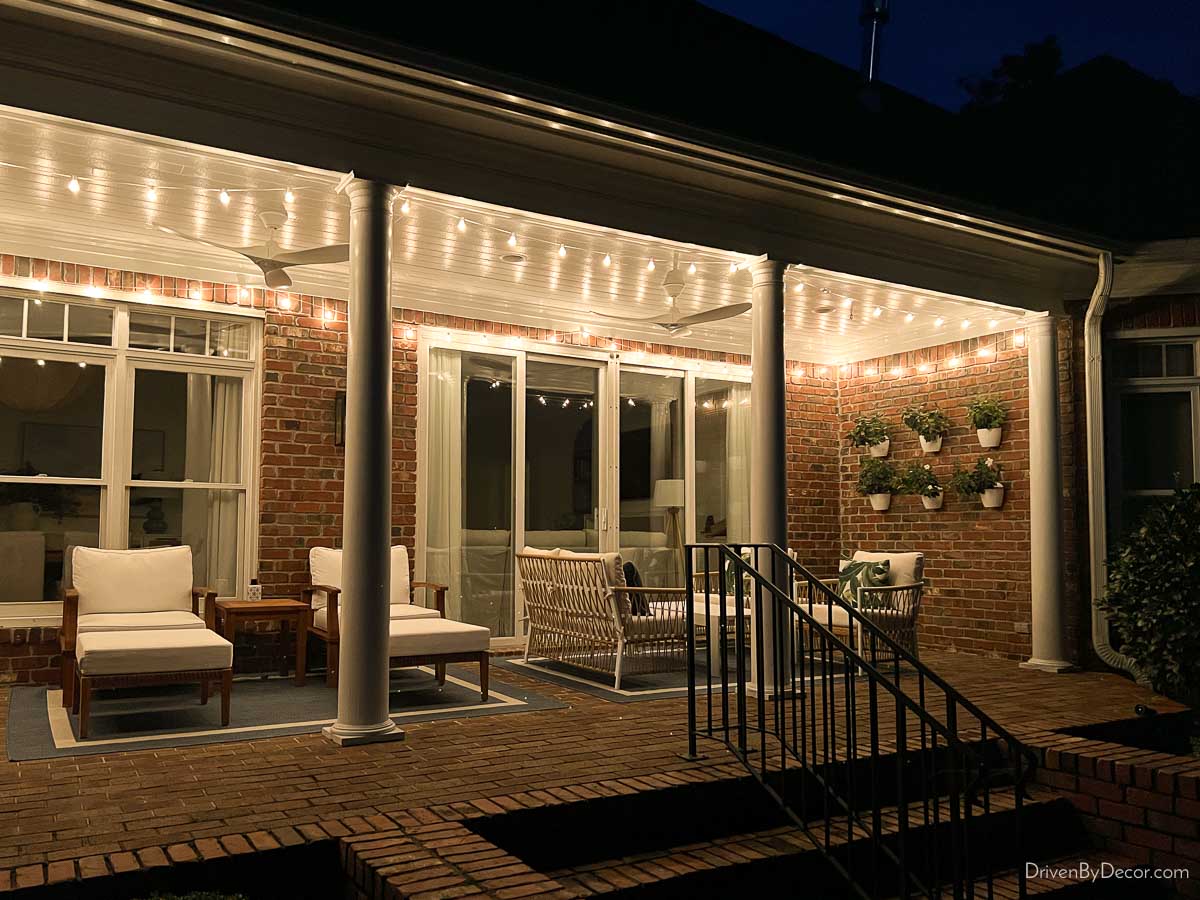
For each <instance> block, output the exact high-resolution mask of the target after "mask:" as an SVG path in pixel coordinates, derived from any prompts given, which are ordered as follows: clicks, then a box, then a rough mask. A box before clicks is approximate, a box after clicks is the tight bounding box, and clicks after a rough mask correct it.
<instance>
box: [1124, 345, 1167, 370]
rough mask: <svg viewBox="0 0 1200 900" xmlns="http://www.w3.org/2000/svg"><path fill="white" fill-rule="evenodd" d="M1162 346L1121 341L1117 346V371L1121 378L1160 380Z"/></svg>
mask: <svg viewBox="0 0 1200 900" xmlns="http://www.w3.org/2000/svg"><path fill="white" fill-rule="evenodd" d="M1162 355H1163V345H1162V344H1145V343H1135V342H1132V341H1123V342H1121V343H1119V344H1118V345H1117V371H1118V372H1119V373H1120V375H1121V377H1122V378H1161V377H1162V374H1163V361H1162Z"/></svg>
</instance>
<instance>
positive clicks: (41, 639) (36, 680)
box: [0, 626, 61, 684]
mask: <svg viewBox="0 0 1200 900" xmlns="http://www.w3.org/2000/svg"><path fill="white" fill-rule="evenodd" d="M60 662H61V657H60V655H59V652H58V629H57V628H43V627H38V626H34V627H32V628H0V683H2V682H12V683H16V684H58V676H59V664H60Z"/></svg>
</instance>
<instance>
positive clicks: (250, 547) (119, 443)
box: [0, 276, 265, 627]
mask: <svg viewBox="0 0 1200 900" xmlns="http://www.w3.org/2000/svg"><path fill="white" fill-rule="evenodd" d="M7 288H16V290H15V291H9V290H6V289H7ZM35 292H36V294H37V295H38V297H44V298H45V299H46V300H47V301H51V302H58V303H65V304H68V306H67V311H66V313H65V315H64V316H63V334H64V338H65V337H66V335H67V334H68V329H69V323H70V308H71V305H76V306H85V305H95V306H102V307H104V308H108V309H111V310H113V341H112V344H111V345H109V346H104V345H97V344H84V343H71V342H69V341H66V340H61V341H58V340H43V339H36V338H27V337H14V336H11V335H0V357H2V356H11V357H21V358H31V359H46V360H56V361H63V362H86V363H87V364H88V365H103V366H104V367H105V382H104V414H103V421H102V425H101V434H102V437H101V448H102V449H101V473H100V477H99V478H55V477H47V478H41V477H24V476H0V483H3V482H17V483H30V482H32V483H36V484H77V485H87V486H97V487H99V488H100V504H101V507H100V509H101V513H100V523H99V545H100V546H101V547H104V548H109V549H124V548H126V547H127V546H128V541H129V499H128V498H129V491H130V489H131V488H133V487H158V488H171V487H178V488H194V489H203V488H212V489H219V490H238V491H239V492H240V494H241V501H240V503H239V515H238V528H239V536H238V582H237V583H238V594H239V596H240V594H241V592H242V590H243V586H244V585H245V584H246V583H247V582H248V581H249V579H250V577H252V576H253V575H254V574H256V573H257V567H258V543H259V536H258V528H259V509H258V507H259V503H258V494H259V479H260V472H259V467H260V456H259V453H258V451H257V448H258V447H259V445H260V439H261V428H262V425H261V418H262V385H263V377H262V356H263V353H262V348H263V336H264V332H265V329H264V327H263V321H264V319H265V315H264V314H263V313H262V312H261V311H259V310H251V309H247V308H244V307H236V306H228V305H226V304H219V303H207V302H202V301H191V300H181V299H176V298H167V297H147V296H144V295H140V294H135V295H132V296H130V295H129V294H128V292H102V291H97V290H96V289H93V288H87V287H84V286H79V285H59V284H54V285H53V286H45V285H43V284H42V283H41V282H39V281H36V280H34V279H29V278H18V277H12V276H6V277H0V294H4V295H6V296H18V295H20V296H23V298H24V299H25V300H26V306H25V310H24V312H23V318H22V334H25V333H26V331H27V323H28V306H29V303H31V302H32V301H33V299H34V297H33V296H32V295H33V293H35ZM97 294H101V296H97ZM104 294H108V296H104ZM141 307H154V311H155V312H157V313H161V314H164V315H173V316H187V317H189V318H203V319H207V320H208V321H209V322H210V323H211V322H212V321H214V320H222V321H237V322H243V323H245V324H246V325H247V327H248V328H249V335H248V341H247V346H248V358H247V359H232V358H228V357H214V356H208V355H199V354H187V353H175V352H173V351H170V350H167V351H157V350H138V349H130V348H129V314H130V311H131V309H135V308H141ZM211 332H212V328H211V324H210V325H209V326H208V327H207V328H206V334H207V335H209V337H210V338H211ZM206 351H207V345H206ZM138 369H161V370H170V371H182V372H201V373H207V374H216V375H236V376H238V377H241V378H242V436H241V443H242V448H241V449H242V459H241V472H240V476H241V478H240V481H239V483H238V484H237V485H236V486H231V485H226V484H213V485H209V484H199V483H193V482H180V483H174V482H159V481H142V480H139V481H133V480H132V479H131V478H130V474H131V473H130V465H131V458H132V445H133V384H134V378H135V373H136V371H137V370H138ZM61 618H62V603H61V601H53V600H44V601H35V602H28V603H5V604H0V625H3V626H5V627H15V626H23V625H52V624H56V623H58V622H60V621H61Z"/></svg>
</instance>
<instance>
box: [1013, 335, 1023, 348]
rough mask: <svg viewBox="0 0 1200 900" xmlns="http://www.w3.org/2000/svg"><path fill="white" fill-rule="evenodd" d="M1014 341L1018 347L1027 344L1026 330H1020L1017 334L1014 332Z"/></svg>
mask: <svg viewBox="0 0 1200 900" xmlns="http://www.w3.org/2000/svg"><path fill="white" fill-rule="evenodd" d="M1013 343H1014V344H1016V345H1017V346H1018V347H1024V346H1025V332H1023V331H1018V332H1017V333H1016V334H1014V335H1013Z"/></svg>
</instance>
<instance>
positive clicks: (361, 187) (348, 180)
mask: <svg viewBox="0 0 1200 900" xmlns="http://www.w3.org/2000/svg"><path fill="white" fill-rule="evenodd" d="M336 191H337V193H339V194H345V195H346V196H347V197H349V198H350V208H351V209H362V208H363V207H365V206H369V205H372V204H377V203H380V204H383V205H384V206H386V207H387V209H388V210H389V211H390V210H391V208H392V203H394V202H395V200H396V197H397V195H399V193H400V190H399V189H398V188H397V187H396V186H395V185H392V184H389V183H388V182H386V181H375V180H373V179H371V178H359V177H358V176H357V175H355V174H354V173H353V172H347V173H346V174H345V175H344V176H342V180H341V181H339V182H338V185H337V188H336Z"/></svg>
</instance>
